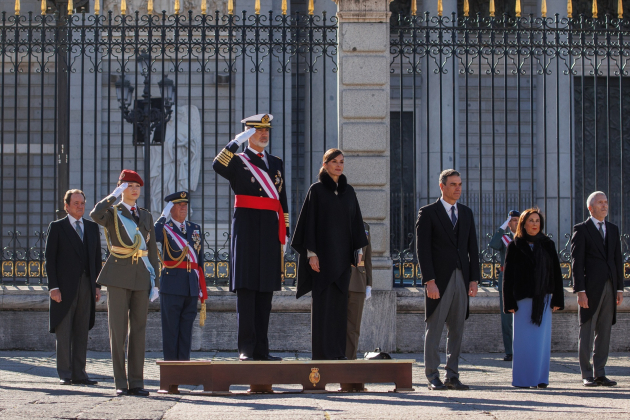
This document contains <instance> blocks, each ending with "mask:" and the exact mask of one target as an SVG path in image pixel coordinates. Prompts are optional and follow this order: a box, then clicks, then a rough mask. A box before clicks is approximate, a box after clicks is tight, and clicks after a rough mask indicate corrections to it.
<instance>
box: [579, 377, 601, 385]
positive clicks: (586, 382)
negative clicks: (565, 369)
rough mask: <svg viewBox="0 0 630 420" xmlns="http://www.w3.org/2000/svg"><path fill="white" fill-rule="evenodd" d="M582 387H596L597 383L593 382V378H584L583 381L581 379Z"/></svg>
mask: <svg viewBox="0 0 630 420" xmlns="http://www.w3.org/2000/svg"><path fill="white" fill-rule="evenodd" d="M582 385H584V386H598V384H597V382H595V378H584V379H582Z"/></svg>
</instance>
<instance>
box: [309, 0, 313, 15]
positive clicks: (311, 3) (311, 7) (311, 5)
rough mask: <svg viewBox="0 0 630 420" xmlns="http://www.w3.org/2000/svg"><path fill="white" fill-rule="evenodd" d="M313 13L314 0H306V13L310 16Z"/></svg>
mask: <svg viewBox="0 0 630 420" xmlns="http://www.w3.org/2000/svg"><path fill="white" fill-rule="evenodd" d="M313 13H315V1H314V0H308V14H309V15H311V16H312V15H313Z"/></svg>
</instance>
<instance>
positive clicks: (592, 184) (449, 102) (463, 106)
mask: <svg viewBox="0 0 630 420" xmlns="http://www.w3.org/2000/svg"><path fill="white" fill-rule="evenodd" d="M519 13H520V12H519ZM390 49H391V73H392V120H391V126H392V131H391V156H392V161H391V171H392V172H391V179H392V185H391V192H392V200H391V222H392V225H391V232H392V236H391V249H392V250H393V255H392V258H393V259H394V284H397V285H406V284H414V285H415V284H416V283H417V280H418V279H419V278H420V276H421V273H420V270H419V267H418V265H417V258H416V257H415V255H414V253H415V252H414V249H415V245H414V238H413V232H414V222H415V215H417V212H418V209H419V207H421V206H423V205H425V204H428V203H430V202H432V201H435V200H436V199H437V198H438V197H439V195H440V194H439V188H438V179H437V176H438V174H439V172H440V171H441V170H443V169H446V168H456V169H458V170H460V172H461V173H462V177H463V182H464V195H463V196H462V199H461V202H463V203H464V204H467V205H468V206H470V207H471V208H472V209H473V212H474V213H475V218H476V224H477V236H478V241H479V248H480V250H481V252H480V257H479V258H480V261H481V263H482V280H483V281H484V282H486V283H488V284H491V283H493V282H494V281H495V280H496V279H497V273H498V267H499V259H498V253H497V252H496V251H495V250H493V249H490V248H488V246H487V244H488V242H489V238H490V237H491V235H492V234H493V233H494V232H495V231H496V229H497V227H498V226H500V225H501V224H502V222H503V221H504V220H505V218H506V217H507V214H508V211H509V210H510V209H513V208H514V209H519V210H523V209H525V208H528V207H532V206H538V207H539V208H540V209H541V210H542V211H543V213H544V214H545V215H546V218H547V219H546V221H547V225H546V226H547V229H546V230H547V233H549V234H550V235H551V236H552V237H553V238H554V240H555V241H556V245H557V247H558V251H559V254H560V258H561V260H562V265H563V269H564V275H565V278H566V279H567V281H569V280H570V278H571V273H570V252H569V240H570V236H569V235H570V232H571V227H572V226H573V225H574V224H575V223H577V222H579V221H582V220H585V219H586V218H587V217H588V210H587V209H586V205H585V201H586V198H587V196H588V195H589V194H590V193H591V192H592V191H595V190H601V191H604V192H605V193H606V194H607V196H608V199H609V202H610V214H609V220H610V221H611V222H613V223H615V224H617V225H618V226H620V228H621V232H622V246H623V251H624V252H623V256H624V261H625V262H626V264H625V275H626V278H627V279H630V264H629V262H630V254H629V252H628V240H627V239H628V233H629V231H628V229H629V228H630V211H628V209H629V207H628V203H629V202H630V201H629V200H630V193H629V192H628V187H627V185H628V183H627V177H628V174H629V173H630V172H629V170H630V160H629V159H628V156H629V155H628V153H630V122H629V120H628V119H627V118H624V113H627V112H628V109H630V96H629V95H628V94H627V92H628V88H629V87H630V86H628V83H630V78H628V68H627V64H628V60H629V57H630V21H628V20H625V19H617V18H612V17H610V16H604V17H601V18H599V19H597V18H596V19H593V18H590V17H585V16H580V17H576V18H561V17H559V16H557V15H556V16H555V17H534V16H523V17H520V16H519V17H515V18H512V17H509V16H508V15H507V14H504V15H503V16H502V17H487V18H483V17H480V16H479V15H477V16H476V17H457V16H456V15H455V14H452V15H449V16H437V17H435V16H430V15H429V14H424V15H418V16H405V15H402V14H401V15H399V16H398V19H397V20H395V23H393V24H392V26H391V38H390ZM624 92H626V94H625V95H624ZM506 197H512V199H506ZM412 215H413V216H412Z"/></svg>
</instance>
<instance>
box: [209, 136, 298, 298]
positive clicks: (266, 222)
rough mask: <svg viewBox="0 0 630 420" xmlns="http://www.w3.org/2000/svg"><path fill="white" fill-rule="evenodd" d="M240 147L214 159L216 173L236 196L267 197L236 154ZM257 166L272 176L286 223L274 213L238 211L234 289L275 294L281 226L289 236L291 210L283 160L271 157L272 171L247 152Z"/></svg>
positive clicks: (232, 268)
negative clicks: (228, 183)
mask: <svg viewBox="0 0 630 420" xmlns="http://www.w3.org/2000/svg"><path fill="white" fill-rule="evenodd" d="M238 147H239V146H238V144H237V143H236V142H234V141H232V142H230V143H228V145H227V146H225V148H224V149H223V150H222V151H221V153H220V154H219V155H218V156H217V157H216V158H215V159H214V162H213V164H212V167H213V168H214V170H215V171H216V172H217V173H218V174H219V175H221V176H222V177H224V178H225V179H227V180H228V181H230V186H231V187H232V191H234V194H235V195H250V196H255V197H267V195H266V194H265V193H264V191H263V189H262V186H261V185H260V184H259V183H258V181H257V180H256V179H255V178H254V176H253V174H252V173H251V172H250V171H249V169H247V166H245V164H244V163H243V161H242V160H241V158H239V157H238V156H236V155H235V153H236V152H237V151H238ZM244 153H246V154H247V156H248V157H249V158H250V159H251V163H252V164H253V165H256V166H258V167H259V168H261V169H262V170H263V171H266V172H267V173H268V174H269V177H270V178H271V180H272V181H273V183H274V187H275V188H276V190H277V191H278V193H279V196H280V203H281V204H282V209H283V211H284V214H285V220H281V221H278V215H277V213H276V212H275V211H271V210H257V209H248V208H235V209H234V216H233V218H232V237H231V242H230V290H232V291H234V292H235V291H236V289H249V290H255V291H258V292H273V291H276V290H280V288H281V286H282V277H281V275H282V267H281V259H282V255H281V251H282V245H281V244H280V239H279V237H278V223H279V222H280V223H285V226H286V229H287V235H289V224H288V222H289V218H288V214H289V207H288V205H287V191H286V182H285V179H284V164H283V162H282V159H280V158H279V157H276V156H272V155H269V154H267V161H268V162H269V168H268V169H267V168H266V165H265V162H264V161H263V160H262V159H261V158H259V157H258V156H257V155H256V154H255V153H252V152H251V151H250V150H249V149H246V150H245V152H244Z"/></svg>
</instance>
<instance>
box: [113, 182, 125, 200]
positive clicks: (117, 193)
mask: <svg viewBox="0 0 630 420" xmlns="http://www.w3.org/2000/svg"><path fill="white" fill-rule="evenodd" d="M128 186H129V183H127V182H123V183H122V184H120V185H119V186H117V187H116V189H115V190H114V191H112V194H111V195H113V196H114V197H119V196H120V194H122V192H123V191H125V190H126V189H127V187H128Z"/></svg>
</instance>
